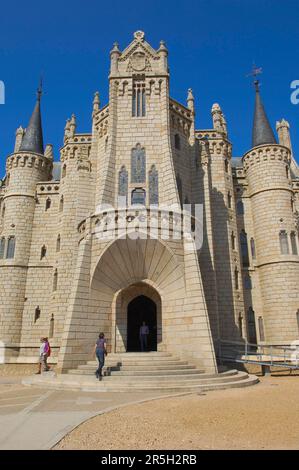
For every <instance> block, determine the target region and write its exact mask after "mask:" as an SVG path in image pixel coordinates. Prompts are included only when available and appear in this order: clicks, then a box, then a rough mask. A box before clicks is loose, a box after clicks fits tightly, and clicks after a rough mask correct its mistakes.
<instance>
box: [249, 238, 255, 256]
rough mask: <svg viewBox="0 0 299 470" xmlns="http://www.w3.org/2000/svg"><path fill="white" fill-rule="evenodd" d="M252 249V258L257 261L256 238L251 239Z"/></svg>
mask: <svg viewBox="0 0 299 470" xmlns="http://www.w3.org/2000/svg"><path fill="white" fill-rule="evenodd" d="M250 248H251V256H252V259H256V252H255V242H254V238H250Z"/></svg>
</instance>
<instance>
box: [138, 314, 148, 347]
mask: <svg viewBox="0 0 299 470" xmlns="http://www.w3.org/2000/svg"><path fill="white" fill-rule="evenodd" d="M148 335H149V328H148V326H147V324H146V323H145V321H143V322H142V325H141V327H140V330H139V339H140V346H141V351H142V352H144V351H146V350H147V344H148Z"/></svg>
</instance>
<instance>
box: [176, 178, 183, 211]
mask: <svg viewBox="0 0 299 470" xmlns="http://www.w3.org/2000/svg"><path fill="white" fill-rule="evenodd" d="M176 184H177V188H178V193H179V198H180V204H181V206H182V205H183V185H182V180H181V177H180V175H177V176H176Z"/></svg>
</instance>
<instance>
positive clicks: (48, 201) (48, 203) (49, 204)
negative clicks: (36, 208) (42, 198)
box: [45, 197, 51, 211]
mask: <svg viewBox="0 0 299 470" xmlns="http://www.w3.org/2000/svg"><path fill="white" fill-rule="evenodd" d="M50 207H51V199H50V198H49V197H48V199H47V200H46V207H45V210H46V211H47V210H48V209H50Z"/></svg>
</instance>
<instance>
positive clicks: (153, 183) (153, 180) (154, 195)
mask: <svg viewBox="0 0 299 470" xmlns="http://www.w3.org/2000/svg"><path fill="white" fill-rule="evenodd" d="M148 186H149V204H150V205H152V206H157V205H158V204H159V178H158V171H157V169H156V167H155V165H153V166H152V167H151V169H150V172H149V175H148Z"/></svg>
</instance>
